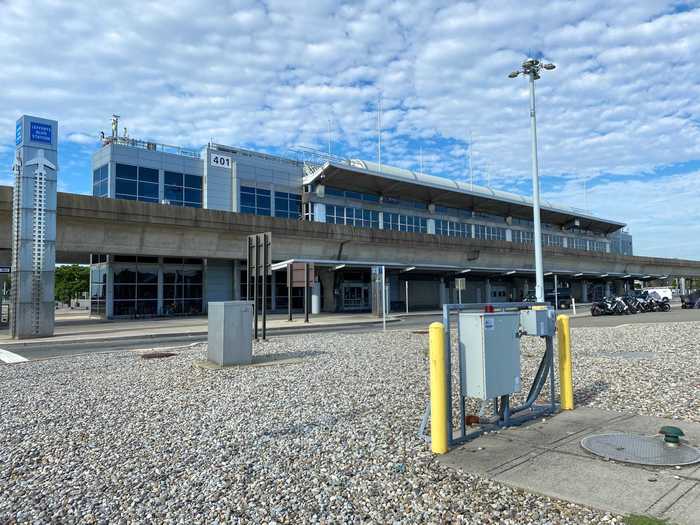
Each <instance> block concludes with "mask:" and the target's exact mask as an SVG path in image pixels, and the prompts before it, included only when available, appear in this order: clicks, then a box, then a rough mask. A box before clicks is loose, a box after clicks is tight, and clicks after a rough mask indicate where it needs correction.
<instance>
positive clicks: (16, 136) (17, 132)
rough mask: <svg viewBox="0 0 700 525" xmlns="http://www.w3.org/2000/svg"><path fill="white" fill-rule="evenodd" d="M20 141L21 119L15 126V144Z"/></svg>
mask: <svg viewBox="0 0 700 525" xmlns="http://www.w3.org/2000/svg"><path fill="white" fill-rule="evenodd" d="M21 143H22V121H21V120H20V121H19V122H18V123H17V125H16V126H15V146H19V145H20V144H21Z"/></svg>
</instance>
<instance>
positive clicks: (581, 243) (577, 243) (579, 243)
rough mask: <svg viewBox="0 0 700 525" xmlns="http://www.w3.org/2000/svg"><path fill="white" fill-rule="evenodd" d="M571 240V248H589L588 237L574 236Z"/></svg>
mask: <svg viewBox="0 0 700 525" xmlns="http://www.w3.org/2000/svg"><path fill="white" fill-rule="evenodd" d="M571 240H573V246H572V245H571V244H569V248H573V249H574V250H588V240H587V239H579V238H577V237H574V238H573V239H569V241H571Z"/></svg>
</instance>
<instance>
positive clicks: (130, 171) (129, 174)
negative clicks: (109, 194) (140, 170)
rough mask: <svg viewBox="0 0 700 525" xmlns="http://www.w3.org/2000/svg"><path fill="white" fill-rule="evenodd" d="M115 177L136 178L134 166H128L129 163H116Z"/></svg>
mask: <svg viewBox="0 0 700 525" xmlns="http://www.w3.org/2000/svg"><path fill="white" fill-rule="evenodd" d="M117 178H118V179H130V180H136V179H137V178H138V177H137V171H136V166H130V165H129V164H117Z"/></svg>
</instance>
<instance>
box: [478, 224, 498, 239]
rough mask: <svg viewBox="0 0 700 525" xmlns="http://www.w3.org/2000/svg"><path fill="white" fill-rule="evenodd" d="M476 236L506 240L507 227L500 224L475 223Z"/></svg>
mask: <svg viewBox="0 0 700 525" xmlns="http://www.w3.org/2000/svg"><path fill="white" fill-rule="evenodd" d="M474 237H475V238H477V239H483V240H485V241H505V240H506V229H505V228H500V227H498V226H487V225H486V224H475V225H474Z"/></svg>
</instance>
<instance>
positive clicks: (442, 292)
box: [440, 277, 449, 307]
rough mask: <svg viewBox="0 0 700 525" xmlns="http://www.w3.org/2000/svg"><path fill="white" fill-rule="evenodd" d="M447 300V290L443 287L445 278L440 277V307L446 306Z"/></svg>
mask: <svg viewBox="0 0 700 525" xmlns="http://www.w3.org/2000/svg"><path fill="white" fill-rule="evenodd" d="M448 301H449V298H448V296H447V288H446V287H445V278H444V277H440V306H441V307H442V305H443V304H447V303H448Z"/></svg>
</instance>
